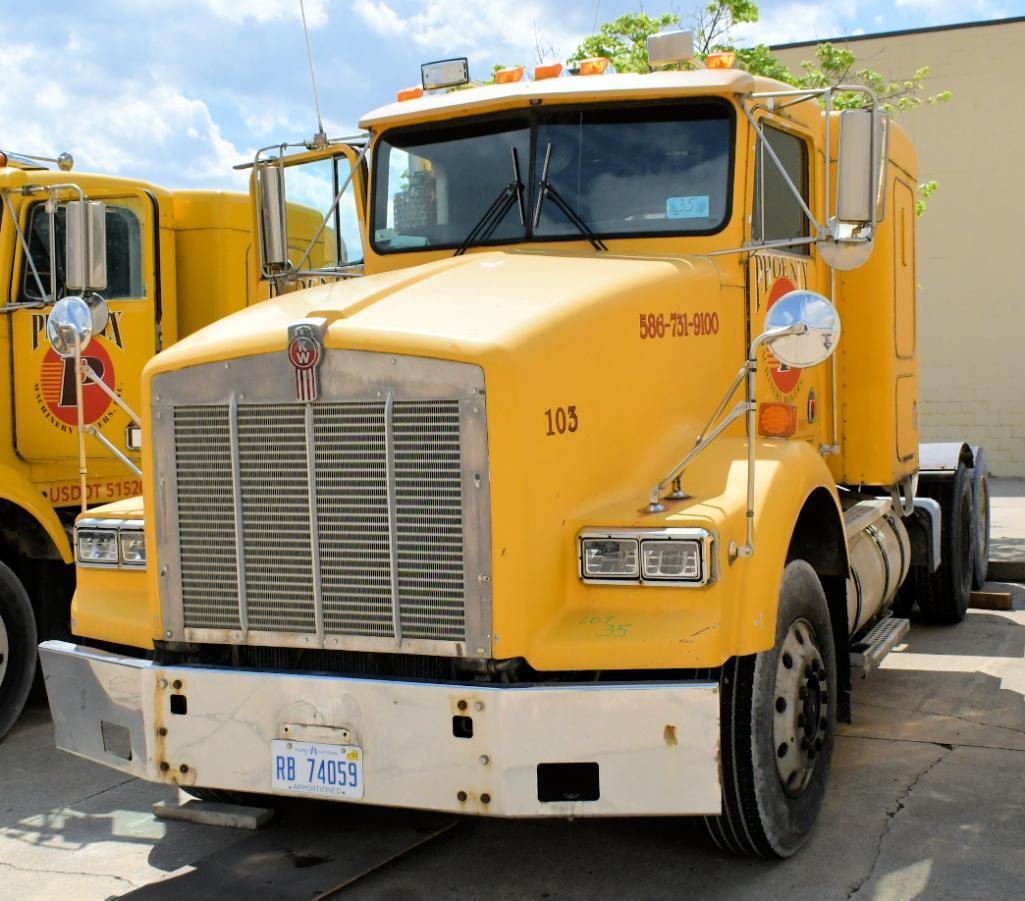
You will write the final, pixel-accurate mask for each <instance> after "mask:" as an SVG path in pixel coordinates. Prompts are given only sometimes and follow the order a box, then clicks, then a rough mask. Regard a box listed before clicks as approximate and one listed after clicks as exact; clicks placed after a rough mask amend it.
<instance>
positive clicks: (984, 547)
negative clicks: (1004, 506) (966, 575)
mask: <svg viewBox="0 0 1025 901" xmlns="http://www.w3.org/2000/svg"><path fill="white" fill-rule="evenodd" d="M972 472H973V476H972V506H973V511H974V516H975V572H974V573H973V574H972V584H973V585H974V586H975V587H976V588H982V583H983V582H985V581H986V573H987V571H988V569H989V525H990V516H989V473H988V472H986V452H985V451H984V450H983V449H982V448H981V447H980V448H976V450H975V468H974V469H973V470H972Z"/></svg>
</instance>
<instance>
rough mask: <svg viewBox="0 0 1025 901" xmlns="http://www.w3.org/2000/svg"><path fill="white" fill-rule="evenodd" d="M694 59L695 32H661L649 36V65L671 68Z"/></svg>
mask: <svg viewBox="0 0 1025 901" xmlns="http://www.w3.org/2000/svg"><path fill="white" fill-rule="evenodd" d="M692 59H694V32H693V31H660V32H659V33H658V34H652V35H649V36H648V65H649V66H652V67H655V66H669V65H672V64H673V63H685V62H689V61H690V60H692Z"/></svg>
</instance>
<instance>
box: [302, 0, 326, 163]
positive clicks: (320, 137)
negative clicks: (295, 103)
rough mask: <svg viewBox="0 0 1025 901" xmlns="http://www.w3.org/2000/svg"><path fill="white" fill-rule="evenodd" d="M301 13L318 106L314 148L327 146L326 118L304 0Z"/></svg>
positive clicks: (311, 78) (315, 101)
mask: <svg viewBox="0 0 1025 901" xmlns="http://www.w3.org/2000/svg"><path fill="white" fill-rule="evenodd" d="M299 15H300V16H302V20H303V34H304V35H306V58H307V59H308V60H309V61H310V81H311V82H313V105H314V106H315V107H316V108H317V129H318V131H317V133H316V134H315V135H314V136H313V140H312V141H311V142H310V144H311V146H312V147H313V148H317V149H319V148H321V147H326V146H327V135H326V134H325V133H324V120H323V119H322V118H321V117H320V97H319V96H318V95H317V73H316V72H315V71H314V70H313V48H312V47H311V46H310V29H309V28H307V26H306V8H305V7H304V6H303V0H299Z"/></svg>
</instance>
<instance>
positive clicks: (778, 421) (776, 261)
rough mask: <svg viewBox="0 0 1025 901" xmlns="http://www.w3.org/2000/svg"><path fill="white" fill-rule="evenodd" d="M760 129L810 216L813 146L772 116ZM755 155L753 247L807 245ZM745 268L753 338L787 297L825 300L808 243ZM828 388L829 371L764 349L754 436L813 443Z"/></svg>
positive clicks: (770, 173) (800, 214)
mask: <svg viewBox="0 0 1025 901" xmlns="http://www.w3.org/2000/svg"><path fill="white" fill-rule="evenodd" d="M760 125H761V126H762V130H763V131H764V133H765V136H766V139H767V140H768V141H769V143H770V144H771V146H772V149H773V150H774V151H775V153H776V155H777V156H778V157H779V160H780V162H781V163H782V164H783V167H784V169H785V170H786V172H787V175H788V177H789V178H790V181H791V183H792V184H793V186H794V187H795V188H796V189H797V190H798V191H799V192H800V193H801V196H802V198H803V199H804V202H805V204H806V205H807V206H808V207H809V208H811V209H813V210H814V209H815V206H814V202H813V199H812V198H813V191H812V186H813V185H814V184H815V180H814V172H813V169H812V166H813V153H812V148H813V145H812V143H811V140H810V138H809V136H808V135H807V134H806V133H804V131H803V129H801V128H799V127H798V126H796V125H794V124H793V123H790V122H788V121H785V120H781V119H776V118H775V117H770V116H764V117H763V118H762V120H761V122H760ZM754 154H755V159H754V161H753V166H752V170H753V178H752V179H751V180H749V182H748V183H749V184H751V185H752V186H753V189H752V196H751V197H750V198H749V206H748V209H749V210H751V239H752V242H754V243H758V242H762V241H781V240H786V239H803V238H808V237H809V236H810V235H811V233H812V232H811V223H810V222H809V220H808V217H807V215H806V214H805V213H804V211H803V209H802V208H801V205H800V203H799V202H798V200H797V198H796V197H795V196H794V193H793V191H792V190H791V189H790V187H789V186H788V185H787V183H786V181H785V180H784V178H783V176H782V175H781V174H780V171H779V169H778V168H777V167H776V165H775V164H774V163H773V161H772V160H771V159H770V157H769V154H768V153H766V152H764V150H763V148H762V144H761V142H760V141H758V142H756V143H755V145H754ZM750 266H751V268H750V272H749V274H748V284H749V298H748V300H749V304H750V316H751V335H752V337H754V336H755V335H757V334H759V333H760V332H761V331H762V328H763V326H764V321H765V314H766V312H767V311H768V309H769V308H770V307H771V306H772V305H773V304H774V303H775V302H776V301H777V300H779V298H780V297H782V296H783V295H784V294H786V293H787V292H789V291H794V290H799V289H808V290H811V291H816V292H818V293H820V294H825V295H826V296H827V297H828V296H829V278H828V274H827V273H826V269H825V266H823V265H822V264H821V263H820V262H819V261H818V260H817V258H816V253H815V251H814V249H813V245H811V244H809V243H805V244H794V245H791V246H788V247H780V248H765V249H762V250H759V251H757V252H756V253H754V254H753V255H752V257H751V263H750ZM828 389H829V367H828V366H817V367H815V368H814V369H811V370H800V369H789V368H787V367H786V366H785V365H784V364H782V363H781V362H780V361H779V360H777V359H776V358H775V357H773V355H772V354H771V353H770V352H769V351H768V349H765V350H763V357H762V359H761V360H760V361H759V379H758V388H757V397H758V402H759V432H760V433H761V434H763V435H770V436H771V435H772V434H773V429H774V428H775V429H778V430H779V432H780V437H782V436H783V433H787V432H788V433H790V434H793V435H795V436H796V437H799V438H806V439H808V440H812V439H813V438H815V436H816V435H818V434H820V429H821V425H822V419H823V417H824V416H825V413H826V411H827V410H828V407H829V404H828V402H827V398H826V394H827V391H828ZM769 405H773V406H771V407H770V406H769Z"/></svg>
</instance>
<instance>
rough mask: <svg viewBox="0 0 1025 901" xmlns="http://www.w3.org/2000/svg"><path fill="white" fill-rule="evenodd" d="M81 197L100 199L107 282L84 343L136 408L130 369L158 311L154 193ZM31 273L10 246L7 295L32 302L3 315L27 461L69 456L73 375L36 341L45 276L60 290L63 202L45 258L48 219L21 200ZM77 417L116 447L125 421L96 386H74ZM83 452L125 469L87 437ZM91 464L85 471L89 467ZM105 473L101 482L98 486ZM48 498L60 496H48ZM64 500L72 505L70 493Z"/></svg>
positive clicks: (140, 359) (44, 309) (146, 350)
mask: <svg viewBox="0 0 1025 901" xmlns="http://www.w3.org/2000/svg"><path fill="white" fill-rule="evenodd" d="M89 196H90V199H94V200H103V201H104V202H105V203H106V205H107V206H106V230H107V273H108V275H107V290H106V291H105V292H101V293H102V294H103V296H104V297H105V298H106V300H107V302H108V305H109V310H110V319H109V321H108V323H107V327H106V328H105V329H104V331H103V332H102V334H100V335H99V336H97V337H94V338H93V339H92V341H91V342H90V343H89V345H88V346H87V347H86V349H85V353H84V356H85V357H87V358H88V359H89V362H90V364H91V365H92V368H93V370H94V371H95V372H96V373H98V374H99V375H100V377H101V378H102V379H103V381H104V383H105V384H106V385H107V386H109V387H110V388H112V389H113V390H114V391H116V392H117V393H118V394H119V395H120V396H121V397H122V398H123V399H124V400H125V401H126V402H127V403H128V405H129V406H130V407H131V408H132V409H135V410H137V409H138V408H139V381H140V378H139V377H140V373H141V371H142V367H143V365H144V364H145V362H146V361H147V360H148V359H149V358H150V357H151V356H153V354H154V353H155V352H156V350H157V346H156V342H157V337H156V335H157V326H158V319H159V311H158V308H157V303H158V287H157V286H158V284H159V278H158V273H157V258H156V235H157V219H156V201H155V200H154V199H153V198H152V197H151V196H150V195H149V194H147V193H145V192H141V191H140V192H137V193H129V194H116V195H115V194H110V195H108V194H106V193H105V192H102V191H90V192H89ZM21 220H22V228H23V230H24V232H25V235H26V238H27V239H28V243H29V249H30V251H31V256H32V261H33V262H34V263H35V269H36V273H38V278H37V276H36V273H33V271H32V267H31V266H30V265H29V264H28V261H27V260H26V258H25V254H24V253H23V252H22V250H21V249H20V248H19V251H18V258H17V259H16V261H15V266H14V271H13V284H12V290H11V294H12V295H13V296H12V298H11V299H12V300H15V301H17V302H19V303H29V304H31V303H33V302H37V303H40V304H41V305H40V306H38V307H36V308H22V309H19V310H17V311H16V312H14V313H13V314H12V317H11V318H12V339H13V340H12V347H11V355H12V363H13V372H14V411H15V440H16V443H17V450H18V453H19V455H20V456H21V457H22V458H23V459H24V460H27V461H29V462H31V463H38V464H46V463H56V462H64V461H77V458H78V445H77V436H76V422H77V419H76V412H75V378H76V373H75V370H74V364H73V362H72V361H71V360H64V359H62V358H61V357H59V356H58V355H57V354H56V353H55V352H54V351H53V350H52V348H51V347H50V345H49V343H48V341H47V339H46V317H47V315H48V314H49V312H50V309H51V306H50V305H49V297H50V280H51V278H53V279H55V280H56V287H57V296H58V298H60V297H62V296H65V295H66V294H68V293H73V292H69V291H68V290H67V289H66V287H65V284H64V241H65V233H64V223H65V208H64V207H63V206H60V207H59V208H58V211H57V214H56V219H55V221H56V236H55V237H56V242H55V246H56V249H57V250H56V259H55V260H51V259H50V249H49V248H50V241H49V217H48V216H47V213H46V210H45V205H44V203H43V202H32V203H29V204H27V205H26V206H25V207H24V209H23V210H22V213H21ZM83 395H84V406H85V419H86V422H88V423H91V424H92V425H94V426H96V427H97V428H98V429H100V430H101V431H102V433H103V434H104V436H105V437H106V438H107V439H108V440H110V441H111V442H112V443H113V444H114V445H115V446H117V447H119V448H121V449H124V448H125V432H126V428H127V426H128V424H129V419H128V417H127V415H126V414H125V413H124V412H123V411H121V410H120V409H119V408H118V407H117V406H116V405H115V404H114V403H113V402H112V401H111V400H110V398H109V397H108V396H107V395H106V394H104V393H103V391H102V390H101V389H100V388H98V387H96V386H95V385H92V384H85V386H84V389H83ZM86 451H87V453H88V455H89V456H90V458H98V459H100V460H103V461H104V462H106V461H111V465H110V466H104V467H103V469H101V470H98V471H103V470H106V471H107V472H110V473H116V474H117V476H118V478H121V477H124V478H125V479H129V480H131V479H130V476H131V474H130V473H129V471H128V470H127V469H125V468H124V467H123V466H122V465H121V464H120V463H117V462H116V461H113V458H112V457H111V456H110V454H109V453H108V452H107V451H106V450H105V449H104V448H102V447H100V445H99V444H98V443H97V442H96V441H95V440H94V439H92V438H88V437H87V438H86ZM92 474H93V473H92V471H91V472H90V475H92ZM61 477H63V478H64V479H66V478H67V473H66V472H61V473H56V472H51V473H47V472H45V471H40V472H39V474H38V477H37V479H38V481H53V480H56V479H58V478H61ZM107 481H108V480H105V481H104V485H106V484H107ZM131 487H132V486H117V487H116V488H115V489H111V490H102V491H101V490H100V489H99V488H97V487H95V486H93V487H92V488H91V489H90V494H93V495H94V496H93V497H91V498H90V499H91V500H103V499H108V498H111V497H115V498H116V497H118V496H122V495H127V494H130V493H131V491H130V488H131ZM54 500H55V502H58V503H59V502H60V499H59V498H57V497H55V498H54ZM67 500H68V502H69V503H74V500H73V499H71V498H68V499H67Z"/></svg>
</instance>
